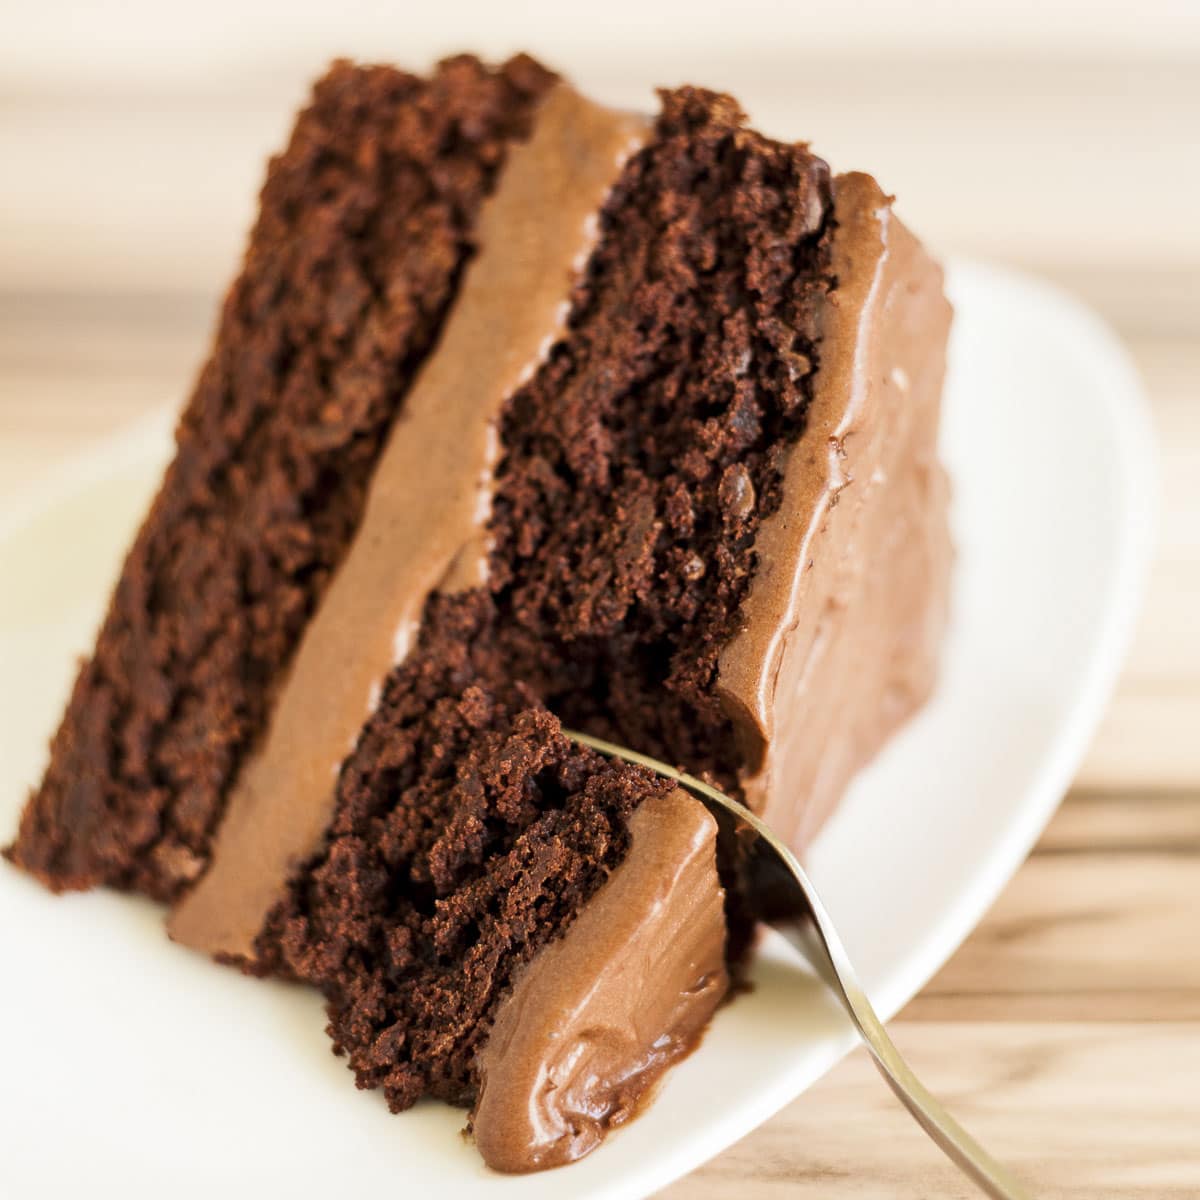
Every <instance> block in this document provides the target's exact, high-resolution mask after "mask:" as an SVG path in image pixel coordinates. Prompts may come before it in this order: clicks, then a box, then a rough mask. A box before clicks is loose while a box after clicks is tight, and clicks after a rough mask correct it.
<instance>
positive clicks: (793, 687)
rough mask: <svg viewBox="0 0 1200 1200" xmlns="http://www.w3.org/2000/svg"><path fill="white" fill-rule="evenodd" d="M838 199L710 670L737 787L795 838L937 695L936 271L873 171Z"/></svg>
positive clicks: (941, 595) (940, 519) (940, 541)
mask: <svg viewBox="0 0 1200 1200" xmlns="http://www.w3.org/2000/svg"><path fill="white" fill-rule="evenodd" d="M834 212H835V217H836V220H837V231H836V234H835V237H834V246H833V271H834V274H835V275H836V278H837V281H838V282H837V287H836V288H835V289H834V291H833V292H832V293H831V294H830V296H829V299H828V301H827V303H826V305H825V311H824V313H823V314H822V317H821V361H820V369H819V370H818V372H817V375H816V380H815V386H814V394H813V399H812V404H811V407H810V410H809V418H808V425H807V428H806V430H805V433H804V436H803V437H802V438H801V439H800V441H799V442H798V443H797V444H796V445H795V447H794V448H793V449H792V451H791V456H790V459H789V462H788V464H787V467H786V470H785V476H784V499H783V503H782V504H781V506H780V508H779V510H778V511H777V512H776V513H775V514H774V515H773V516H771V517H769V518H767V520H766V521H764V522H763V525H762V527H761V528H760V530H759V532H758V537H757V539H756V542H755V550H756V553H757V557H758V568H757V572H756V574H755V578H754V582H753V584H752V586H751V589H750V593H749V595H748V596H747V598H746V601H745V602H744V604H743V607H742V616H743V625H742V628H741V631H740V632H739V634H738V635H737V636H736V637H735V638H734V640H733V641H732V642H730V643H729V645H728V646H726V648H725V650H724V651H723V653H722V655H721V659H720V675H719V688H720V692H721V695H722V699H723V701H724V702H725V704H726V705H727V707H728V710H729V712H730V714H731V716H732V718H733V720H734V721H735V724H736V726H737V730H738V736H739V741H740V744H741V746H742V748H743V752H744V754H745V756H746V761H747V763H748V766H747V768H746V769H745V770H744V771H743V774H742V785H743V788H744V791H745V795H746V797H747V800H748V802H749V803H750V805H751V806H752V807H753V808H754V809H755V810H756V811H758V812H760V813H762V814H763V815H764V816H765V817H766V819H767V820H768V821H769V822H770V823H771V824H772V825H773V826H774V827H775V828H776V829H777V830H778V831H779V832H780V833H782V834H783V835H784V836H786V837H788V838H789V839H790V841H791V842H792V844H793V845H794V846H796V848H797V849H800V848H803V847H804V846H805V845H806V844H807V843H808V842H809V841H810V840H811V839H812V837H813V835H814V834H815V833H816V831H817V830H818V829H819V828H820V826H821V824H822V823H823V822H824V820H825V819H826V817H827V816H828V815H829V813H830V811H831V810H832V808H833V807H834V805H835V804H836V803H837V801H838V799H839V798H840V796H841V794H842V792H843V790H844V789H845V787H846V785H847V783H848V782H849V780H850V778H851V777H852V776H853V774H854V773H855V772H856V771H857V770H858V769H859V768H860V767H861V766H863V765H864V763H866V762H867V761H868V760H869V759H870V758H871V757H872V756H873V755H874V753H875V752H876V751H877V750H878V749H879V747H880V746H881V745H882V744H883V742H884V741H886V739H887V737H888V736H889V734H890V733H891V732H892V731H893V730H894V729H895V728H896V727H897V726H898V725H899V724H900V723H901V722H903V721H904V720H905V719H906V718H907V717H908V716H909V715H911V714H912V713H913V712H914V711H915V710H916V709H917V708H918V707H919V706H920V705H921V704H922V703H923V702H924V700H925V699H926V698H927V696H928V694H929V693H930V691H931V690H932V687H933V681H934V674H935V670H936V664H937V649H938V644H939V641H940V637H941V633H942V630H943V628H944V625H945V618H946V599H947V591H948V582H949V568H950V563H951V559H952V552H951V547H950V539H949V532H948V527H947V521H946V507H947V500H948V492H949V489H948V485H947V480H946V476H945V473H944V471H943V470H942V468H941V466H940V464H939V463H938V460H937V428H938V411H939V404H940V397H941V385H942V375H943V371H944V365H945V344H946V337H947V333H948V330H949V325H950V317H951V310H950V306H949V304H948V303H947V301H946V299H945V296H944V294H943V291H942V272H941V269H940V268H939V267H938V266H937V264H936V263H934V262H933V261H932V260H931V259H930V258H929V256H928V255H927V254H926V253H925V251H924V249H923V248H922V247H921V245H920V243H919V242H918V241H917V240H916V239H915V238H914V237H913V236H912V234H911V233H909V231H908V230H907V229H906V228H905V227H904V226H903V225H902V224H901V223H900V221H899V220H898V219H897V218H896V216H895V214H894V213H893V212H892V209H891V201H890V199H889V198H888V197H886V196H885V195H884V194H883V193H882V192H881V191H880V189H879V186H878V185H877V184H876V183H875V181H874V180H873V179H872V178H871V177H870V176H867V175H862V174H849V175H842V176H839V177H838V178H837V179H836V180H835V181H834Z"/></svg>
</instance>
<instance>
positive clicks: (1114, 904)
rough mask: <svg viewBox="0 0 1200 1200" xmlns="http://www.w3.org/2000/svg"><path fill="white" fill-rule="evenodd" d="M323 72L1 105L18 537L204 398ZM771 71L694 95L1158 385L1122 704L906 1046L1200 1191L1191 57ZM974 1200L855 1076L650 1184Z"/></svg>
mask: <svg viewBox="0 0 1200 1200" xmlns="http://www.w3.org/2000/svg"><path fill="white" fill-rule="evenodd" d="M311 65H312V64H311V63H306V64H304V65H303V67H301V65H298V64H297V63H294V62H291V61H290V60H289V61H288V62H284V63H277V64H276V69H275V70H274V72H273V73H266V74H263V73H261V72H260V73H259V74H254V73H253V72H252V71H250V70H249V69H246V70H244V71H243V72H242V73H241V74H238V73H237V72H236V71H232V72H226V73H225V74H223V75H221V76H220V77H219V80H218V82H217V83H214V82H213V79H212V78H208V77H204V76H196V75H189V76H187V78H185V79H184V80H183V81H182V82H179V83H178V84H177V85H172V84H171V83H170V82H168V81H166V79H165V77H156V81H154V82H147V81H143V82H142V83H140V84H137V85H134V84H129V85H126V84H124V83H114V82H113V81H112V80H108V81H107V82H100V83H97V82H95V81H93V83H91V84H89V85H84V84H79V83H77V82H75V81H73V80H72V79H70V78H69V77H67V76H65V75H63V76H53V77H47V79H43V78H42V77H41V76H39V75H36V74H26V75H21V76H16V75H14V76H13V78H14V79H16V82H15V83H12V84H10V85H7V86H6V87H5V88H3V89H0V157H2V160H3V161H4V163H5V172H6V188H5V189H4V195H3V199H2V200H0V263H2V264H3V266H2V268H0V271H2V273H0V516H2V515H3V512H4V510H5V509H6V508H8V507H11V505H12V504H13V503H15V501H16V499H17V497H19V496H20V495H21V494H22V493H23V492H25V491H27V490H28V489H29V488H30V487H35V486H36V485H37V483H38V481H39V480H40V479H41V478H42V477H43V476H44V475H45V474H46V472H47V471H48V470H51V469H52V468H53V467H54V466H55V465H56V464H58V463H61V462H63V461H65V460H68V459H69V458H70V456H71V455H73V454H76V453H79V452H82V451H86V450H87V449H88V448H89V447H92V446H94V445H95V444H96V443H97V442H98V440H100V439H102V438H103V437H104V436H106V435H108V434H110V433H112V432H113V431H116V430H118V429H120V428H121V427H122V426H124V425H126V424H128V423H129V422H131V421H133V420H135V419H137V418H139V417H141V416H142V415H144V414H146V413H148V412H149V411H151V410H152V409H153V408H155V407H156V406H158V405H161V404H163V403H166V402H169V401H175V400H178V399H179V398H181V397H182V396H183V395H184V394H186V392H187V390H188V389H189V388H190V385H191V381H192V378H193V375H194V373H195V371H196V370H197V368H198V366H199V363H200V361H201V358H202V355H203V353H204V350H205V344H206V341H207V337H208V333H209V330H210V328H211V325H212V321H213V317H214V313H215V305H216V302H217V295H218V288H219V287H220V286H222V283H223V281H224V280H225V278H226V277H227V276H228V275H229V273H230V272H231V270H232V264H233V261H234V259H235V257H236V253H237V246H238V243H239V240H240V237H241V232H240V231H241V229H242V228H243V227H244V225H245V223H246V221H247V219H248V217H249V214H250V211H251V205H252V198H253V190H254V187H255V181H256V180H257V178H258V175H259V174H260V171H261V158H262V155H263V153H264V152H265V151H266V150H267V149H269V148H270V147H272V146H274V145H276V144H278V142H279V140H280V138H281V136H282V133H283V130H284V128H285V127H286V124H287V120H288V118H289V111H290V108H291V106H292V104H293V102H294V101H295V99H296V98H297V97H298V95H299V94H300V92H301V90H302V88H301V80H302V78H303V77H304V75H305V74H307V73H309V71H310V68H311ZM567 65H568V66H570V65H571V64H570V63H568V64H567ZM785 66H786V64H784V63H782V60H781V59H780V56H778V55H776V56H775V57H771V56H770V55H768V56H767V57H766V58H765V59H764V60H763V61H762V62H757V61H753V62H752V61H750V60H748V59H746V58H745V56H744V55H743V57H741V58H739V57H737V56H732V57H729V58H726V59H717V58H711V61H710V62H709V63H708V69H707V70H702V69H701V68H700V67H695V68H694V73H695V75H696V76H697V77H701V78H713V79H714V80H715V81H716V82H718V83H724V84H726V85H728V86H733V87H735V88H738V90H740V91H742V92H743V94H744V95H746V97H747V99H748V101H749V102H750V106H751V107H752V108H753V109H754V110H755V111H756V112H759V113H765V114H766V117H767V121H768V123H769V124H773V125H774V126H775V127H777V128H780V127H790V128H792V129H793V130H794V127H795V125H796V123H797V116H796V114H797V113H803V114H804V124H805V125H806V127H810V128H811V129H812V130H813V131H815V132H818V133H819V134H820V135H821V136H820V138H819V142H820V144H821V147H822V148H824V149H828V150H829V151H830V153H831V154H833V153H835V152H836V154H837V156H838V161H841V162H853V163H862V164H866V165H869V166H873V167H876V168H878V169H879V171H880V173H881V174H882V175H883V177H884V178H885V180H886V181H887V182H888V184H889V186H893V187H895V188H896V189H897V190H898V191H901V194H902V197H903V201H902V202H903V203H904V204H905V205H906V208H907V210H908V211H909V213H910V214H920V219H919V220H918V221H917V222H916V223H917V224H918V226H919V227H920V228H922V229H923V230H924V231H926V233H927V234H928V236H929V237H930V240H931V241H933V242H935V244H937V245H939V246H940V247H943V248H950V249H955V250H966V251H969V252H973V253H980V254H990V255H994V256H997V257H1000V258H1002V259H1005V260H1007V261H1010V262H1013V263H1015V264H1017V265H1021V266H1025V267H1031V268H1033V269H1035V270H1038V271H1040V272H1041V273H1043V274H1046V275H1048V276H1050V277H1051V278H1054V279H1055V280H1057V281H1058V282H1059V283H1061V284H1063V285H1064V286H1067V287H1069V288H1071V289H1072V290H1073V291H1075V292H1076V293H1077V294H1079V295H1081V296H1082V297H1083V298H1084V299H1085V300H1087V301H1089V302H1090V303H1092V304H1094V305H1095V306H1096V307H1097V308H1098V309H1100V310H1101V311H1102V312H1103V314H1104V315H1105V316H1107V318H1108V319H1109V320H1110V321H1111V322H1112V323H1114V324H1115V326H1116V327H1117V329H1118V331H1119V332H1120V333H1121V334H1122V336H1123V337H1124V338H1125V340H1126V342H1127V344H1128V345H1129V347H1130V349H1131V351H1132V353H1133V355H1134V358H1135V360H1136V362H1137V365H1138V368H1139V370H1140V372H1141V374H1142V377H1143V379H1144V381H1145V384H1146V388H1147V391H1148V393H1149V395H1150V398H1151V402H1152V406H1153V416H1154V420H1155V423H1156V426H1157V431H1158V435H1159V445H1160V457H1161V463H1162V475H1163V518H1162V523H1161V530H1160V538H1159V543H1158V550H1157V555H1156V559H1155V564H1154V570H1153V575H1152V579H1151V583H1150V588H1149V593H1148V595H1147V599H1146V606H1145V611H1144V613H1143V617H1142V620H1141V623H1140V626H1139V630H1138V634H1137V638H1136V643H1135V646H1134V648H1133V652H1132V654H1131V656H1130V658H1129V661H1128V663H1127V666H1126V668H1125V671H1124V673H1123V676H1122V678H1121V682H1120V685H1119V687H1118V690H1117V694H1116V696H1115V697H1114V700H1113V702H1112V704H1111V706H1110V709H1109V711H1108V713H1107V716H1106V717H1105V720H1104V724H1103V727H1102V729H1101V732H1100V734H1099V736H1098V737H1097V738H1096V741H1095V743H1094V745H1093V746H1092V748H1091V751H1090V753H1089V755H1088V758H1087V761H1086V763H1085V765H1084V767H1083V770H1082V772H1081V774H1080V777H1079V779H1078V780H1077V783H1076V788H1075V790H1074V791H1073V792H1072V794H1071V795H1070V797H1069V798H1068V799H1067V801H1066V803H1065V804H1064V806H1063V808H1062V809H1061V810H1060V812H1059V813H1058V815H1057V816H1056V818H1055V819H1054V821H1053V822H1052V824H1051V825H1050V827H1049V829H1048V830H1047V832H1046V834H1045V836H1044V837H1043V839H1042V841H1041V843H1040V845H1039V846H1038V848H1037V850H1036V852H1035V853H1034V855H1033V856H1032V857H1031V859H1030V861H1029V862H1028V863H1027V864H1026V866H1025V867H1024V868H1023V870H1022V871H1021V872H1020V873H1019V874H1018V876H1017V877H1016V878H1015V879H1014V880H1013V882H1012V884H1011V885H1010V886H1009V888H1008V889H1007V890H1006V891H1005V893H1004V894H1003V895H1002V896H1001V898H1000V899H999V901H998V902H997V904H996V905H995V907H994V908H993V910H992V912H991V913H990V914H989V915H988V917H987V918H986V920H985V921H984V922H983V923H982V925H981V926H980V927H979V929H977V930H976V932H975V933H974V934H973V935H972V936H971V937H970V938H969V939H968V940H967V942H966V943H965V945H964V946H963V947H962V948H961V950H960V951H959V952H958V954H956V955H955V956H954V958H953V959H952V960H951V961H950V962H949V963H948V964H947V965H946V966H945V967H944V968H943V970H942V971H940V972H939V973H938V975H937V976H936V977H935V978H934V979H933V980H932V981H931V982H930V984H929V985H928V987H927V988H926V989H925V990H924V992H923V993H922V994H921V995H920V996H919V997H917V998H916V999H915V1000H914V1001H913V1002H912V1003H911V1004H910V1005H909V1007H908V1009H907V1010H906V1011H905V1012H904V1013H903V1014H902V1016H901V1017H900V1018H899V1019H898V1020H897V1021H896V1022H895V1026H894V1031H895V1036H896V1039H897V1041H898V1042H899V1043H900V1045H901V1047H902V1048H903V1049H904V1050H905V1051H906V1052H907V1053H908V1054H909V1055H910V1056H911V1058H912V1060H913V1063H914V1065H915V1066H916V1067H917V1069H918V1071H919V1072H920V1073H921V1074H922V1076H923V1077H925V1078H926V1080H927V1082H928V1083H929V1084H930V1085H931V1086H932V1087H934V1088H935V1090H937V1091H939V1092H940V1093H942V1094H944V1095H945V1097H946V1099H947V1100H948V1101H950V1102H951V1104H952V1105H953V1107H954V1108H955V1110H956V1111H957V1112H958V1113H959V1114H960V1115H961V1116H962V1117H963V1118H964V1120H965V1121H966V1122H967V1123H968V1124H969V1125H970V1126H971V1127H972V1128H973V1129H975V1130H976V1132H978V1133H979V1135H980V1136H981V1137H982V1138H983V1139H984V1141H985V1142H986V1143H987V1144H988V1145H989V1146H991V1147H992V1148H993V1149H994V1150H995V1151H996V1152H997V1153H998V1154H1001V1155H1002V1156H1004V1157H1006V1158H1008V1159H1011V1161H1012V1162H1013V1163H1014V1164H1015V1165H1017V1166H1018V1167H1019V1168H1020V1169H1021V1170H1022V1171H1023V1172H1024V1174H1025V1175H1026V1177H1027V1178H1028V1179H1029V1180H1030V1181H1031V1183H1032V1184H1033V1185H1034V1186H1035V1190H1036V1192H1037V1194H1038V1195H1043V1196H1050V1197H1063V1198H1070V1200H1083V1198H1084V1197H1102V1198H1109V1197H1111V1198H1114V1200H1115V1198H1117V1197H1122V1198H1124V1197H1132V1198H1135V1200H1141V1198H1150V1197H1155V1198H1161V1200H1168V1198H1176V1197H1178V1198H1182V1197H1185V1196H1186V1197H1195V1196H1197V1195H1200V1087H1198V1086H1197V1082H1196V1081H1197V1080H1200V953H1197V947H1198V946H1200V920H1198V917H1197V914H1198V913H1200V404H1198V403H1197V383H1196V381H1197V380H1198V379H1200V241H1198V240H1197V230H1198V229H1200V225H1198V224H1197V223H1196V221H1195V217H1194V205H1193V203H1192V198H1193V197H1194V195H1195V193H1196V191H1197V189H1198V188H1200V176H1198V175H1197V171H1200V159H1197V158H1196V156H1195V153H1194V135H1195V125H1196V122H1195V117H1196V114H1197V113H1198V112H1200V64H1198V63H1197V61H1195V59H1194V58H1188V57H1187V56H1186V55H1174V56H1172V55H1169V54H1168V55H1165V56H1163V57H1161V58H1160V59H1159V60H1157V61H1155V62H1147V61H1146V60H1144V59H1141V58H1139V59H1136V60H1135V59H1132V58H1131V59H1129V60H1122V59H1120V58H1119V56H1118V57H1113V55H1112V54H1111V53H1110V54H1109V55H1108V56H1107V57H1105V58H1103V59H1096V60H1094V61H1093V60H1079V59H1071V60H1066V59H1053V60H1052V59H1049V58H1039V57H1036V56H1033V57H1027V58H1025V59H1012V58H1007V59H997V58H983V59H979V60H977V61H976V60H966V59H963V58H962V57H960V56H948V57H942V58H936V57H934V58H930V57H920V56H918V57H916V58H914V57H911V56H910V57H906V58H895V57H887V58H879V57H875V58H871V59H864V58H859V59H854V58H847V59H844V60H837V61H833V60H829V59H824V60H823V61H822V62H821V63H818V64H815V65H814V64H811V63H810V64H807V69H806V70H804V71H798V70H791V71H789V70H786V69H785ZM630 70H631V69H626V70H625V72H624V73H622V72H621V71H618V70H616V69H614V68H612V67H606V66H605V64H604V63H602V62H598V61H590V62H586V63H583V64H582V66H581V71H580V72H578V73H581V74H582V75H583V76H584V78H585V79H589V78H590V79H591V80H592V81H593V84H594V89H595V90H598V91H600V92H602V93H604V94H608V95H612V96H616V97H629V98H632V99H634V100H637V99H638V98H639V97H642V96H643V95H644V93H645V90H646V83H647V82H648V81H649V79H650V78H652V77H653V76H652V75H651V74H646V76H645V78H642V77H641V76H640V75H638V76H637V78H634V77H633V75H631V74H630V73H629V72H630ZM639 70H640V68H639ZM647 70H648V68H647ZM689 73H692V72H691V71H689ZM663 77H667V76H663ZM218 85H219V86H218ZM89 87H90V88H91V90H88V88H89ZM151 87H153V88H155V89H157V90H154V91H148V90H147V89H149V88H151ZM881 96H885V97H887V100H888V103H887V104H881V103H879V99H878V98H879V97H881ZM1189 155H1190V157H1189ZM85 169H86V170H85ZM81 171H83V172H84V174H86V173H87V172H88V171H90V172H91V176H90V178H91V186H90V188H89V191H88V194H87V196H86V198H85V197H83V196H81V194H80V193H79V191H78V189H77V187H76V184H75V180H76V179H78V178H79V177H80V172H81ZM1147 181H1149V182H1150V184H1151V190H1152V195H1153V198H1154V204H1153V206H1152V208H1150V209H1147V206H1146V204H1145V203H1144V199H1145V191H1144V189H1145V185H1146V183H1147ZM1063 452H1064V453H1070V447H1064V448H1063ZM718 1102H719V1098H718V1097H714V1103H718ZM970 1194H971V1193H970V1192H969V1191H968V1189H966V1188H965V1186H964V1185H963V1184H962V1182H961V1181H960V1180H959V1179H958V1178H957V1177H956V1176H955V1175H954V1174H953V1172H952V1171H951V1170H950V1169H949V1168H948V1167H947V1166H946V1165H945V1163H944V1162H943V1161H942V1160H941V1159H940V1157H939V1156H938V1154H937V1152H936V1151H935V1150H933V1149H932V1147H931V1146H930V1145H929V1144H928V1143H927V1142H926V1141H925V1140H924V1139H923V1137H922V1136H921V1135H920V1134H919V1132H918V1131H917V1129H916V1127H915V1126H914V1125H913V1124H912V1123H911V1121H910V1120H909V1119H908V1117H907V1116H906V1115H905V1114H904V1113H903V1112H902V1110H900V1108H899V1107H898V1106H897V1105H896V1104H895V1102H894V1100H893V1099H892V1097H891V1095H890V1093H888V1092H887V1090H886V1089H885V1088H884V1086H883V1085H882V1083H881V1082H880V1080H879V1079H878V1078H877V1076H876V1075H875V1073H874V1070H873V1069H872V1068H871V1066H870V1064H869V1062H868V1061H867V1059H866V1057H865V1056H864V1055H863V1054H861V1053H859V1054H855V1055H853V1056H852V1057H851V1058H849V1059H848V1060H847V1061H846V1062H844V1063H843V1064H842V1065H840V1066H839V1067H838V1068H837V1069H835V1070H834V1071H833V1072H832V1073H831V1074H830V1075H829V1076H828V1077H827V1078H826V1079H824V1080H823V1081H822V1082H821V1083H820V1084H818V1085H817V1086H816V1087H815V1088H813V1089H812V1090H811V1091H810V1092H808V1093H807V1094H805V1095H804V1096H802V1097H801V1098H800V1099H799V1100H797V1101H796V1102H794V1103H793V1104H791V1105H790V1106H788V1108H786V1109H785V1110H784V1111H783V1112H782V1113H780V1114H778V1115H777V1116H776V1117H775V1118H774V1119H773V1120H771V1121H770V1122H768V1123H767V1124H766V1125H764V1126H763V1127H762V1128H760V1129H759V1130H758V1131H756V1132H755V1133H753V1134H752V1135H750V1136H749V1137H748V1138H746V1139H745V1140H744V1141H743V1142H742V1143H740V1144H739V1145H738V1146H736V1147H734V1148H733V1149H731V1150H729V1151H727V1152H726V1153H724V1154H723V1155H721V1156H720V1157H719V1158H717V1159H716V1160H715V1161H714V1162H712V1163H710V1164H708V1165H707V1166H706V1167H704V1168H703V1169H701V1170H700V1171H698V1172H697V1173H696V1174H695V1175H693V1176H692V1177H690V1178H689V1179H687V1180H684V1181H682V1182H681V1183H679V1184H676V1185H675V1186H674V1187H672V1188H670V1189H668V1190H667V1192H665V1193H664V1195H665V1196H668V1197H670V1198H671V1200H708V1198H709V1197H718V1196H720V1197H728V1196H735V1197H745V1198H747V1200H767V1198H772V1197H780V1198H781V1200H782V1197H785V1196H786V1197H804V1196H811V1197H821V1198H822V1200H825V1198H828V1200H840V1198H842V1197H845V1198H847V1200H849V1198H850V1197H855V1198H860V1200H861V1198H863V1197H880V1198H884V1197H887V1198H889V1200H890V1198H895V1197H906V1196H913V1197H958V1196H962V1197H966V1196H968V1195H970Z"/></svg>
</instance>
